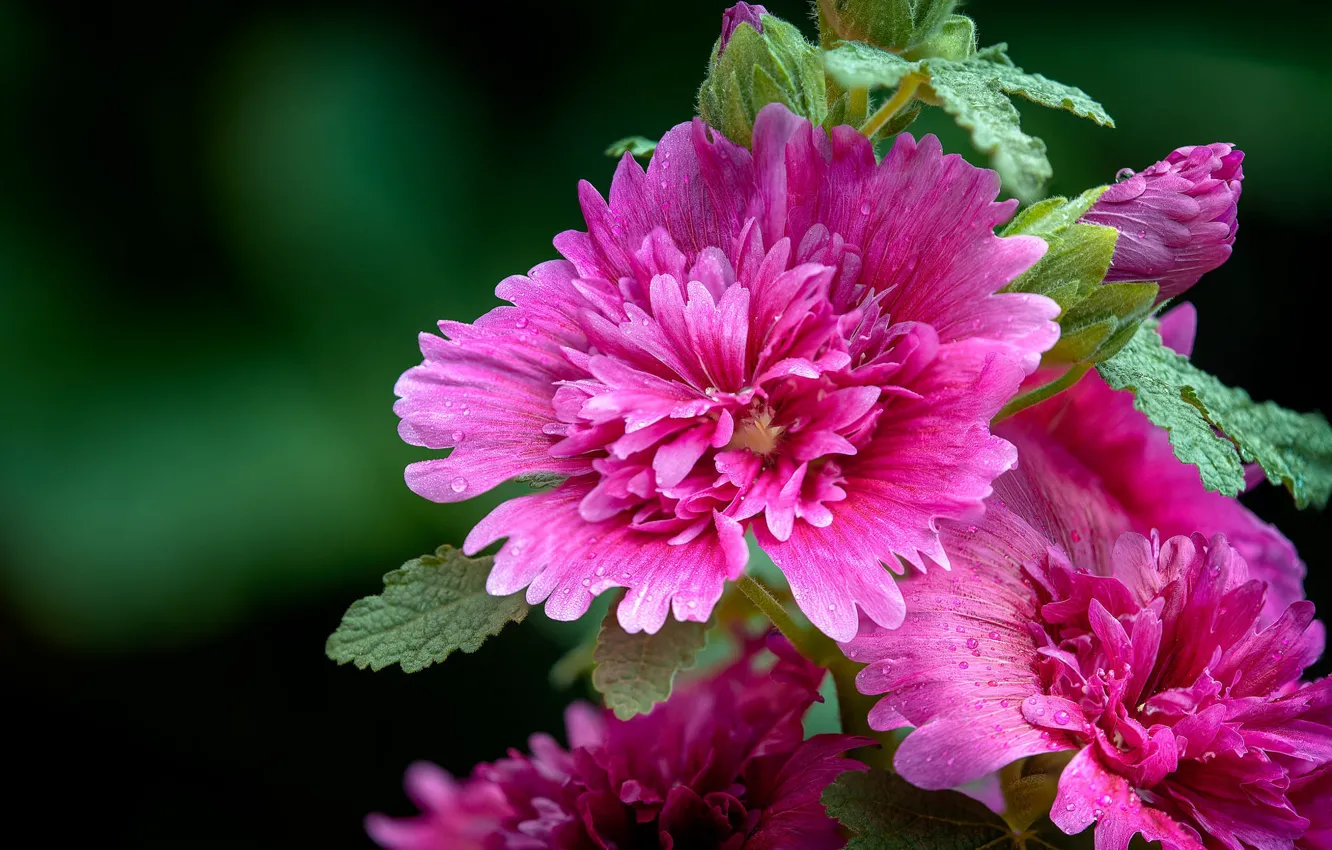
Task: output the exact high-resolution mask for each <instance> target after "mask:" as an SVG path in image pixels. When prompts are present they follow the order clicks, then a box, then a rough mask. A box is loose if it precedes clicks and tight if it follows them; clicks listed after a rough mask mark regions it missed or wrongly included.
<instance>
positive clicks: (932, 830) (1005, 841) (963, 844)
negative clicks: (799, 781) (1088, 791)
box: [822, 770, 1026, 850]
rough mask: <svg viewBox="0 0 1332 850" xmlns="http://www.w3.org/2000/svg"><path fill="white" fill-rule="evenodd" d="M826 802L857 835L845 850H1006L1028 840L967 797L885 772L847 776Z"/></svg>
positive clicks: (830, 789) (827, 795) (829, 791)
mask: <svg viewBox="0 0 1332 850" xmlns="http://www.w3.org/2000/svg"><path fill="white" fill-rule="evenodd" d="M822 801H823V805H824V807H825V808H826V809H827V810H828V815H829V816H830V817H833V818H835V819H836V820H837V821H838V822H839V823H841V824H842V826H844V827H846V828H848V829H850V830H851V831H852V832H853V833H855V835H854V837H853V838H852V839H851V840H850V842H848V843H847V845H846V850H917V848H922V847H928V848H930V850H978V848H982V847H984V848H987V850H1006V848H1021V847H1022V846H1023V839H1024V838H1026V836H1018V835H1015V834H1014V833H1013V831H1012V830H1011V829H1010V828H1009V827H1008V824H1006V823H1004V820H1003V818H1001V817H999V816H998V815H996V814H995V813H994V812H991V811H990V810H989V809H987V808H986V807H985V805H984V804H983V803H980V802H978V801H976V800H973V799H971V798H970V797H968V796H966V795H965V794H961V793H958V792H957V791H923V790H921V789H919V788H917V787H915V786H914V785H911V784H910V783H909V782H907V781H906V780H905V779H902V778H901V777H900V776H897V775H895V774H892V773H888V772H887V771H883V770H871V771H868V772H863V773H862V772H847V773H843V774H842V775H841V776H839V777H838V778H837V780H836V781H835V782H833V783H832V784H831V785H829V786H828V787H827V788H826V789H824V791H823V798H822Z"/></svg>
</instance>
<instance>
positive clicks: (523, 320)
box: [514, 316, 527, 330]
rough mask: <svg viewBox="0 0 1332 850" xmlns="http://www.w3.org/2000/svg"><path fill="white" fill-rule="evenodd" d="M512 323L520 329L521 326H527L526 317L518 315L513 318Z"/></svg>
mask: <svg viewBox="0 0 1332 850" xmlns="http://www.w3.org/2000/svg"><path fill="white" fill-rule="evenodd" d="M514 325H515V326H517V328H518V330H522V329H523V328H525V327H527V317H526V316H519V317H518V318H517V319H515V320H514Z"/></svg>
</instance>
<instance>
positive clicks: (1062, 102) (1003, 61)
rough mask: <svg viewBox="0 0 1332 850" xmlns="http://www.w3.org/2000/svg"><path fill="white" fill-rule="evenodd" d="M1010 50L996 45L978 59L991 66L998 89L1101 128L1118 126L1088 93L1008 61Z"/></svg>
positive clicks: (982, 53) (979, 55) (980, 54)
mask: <svg viewBox="0 0 1332 850" xmlns="http://www.w3.org/2000/svg"><path fill="white" fill-rule="evenodd" d="M1007 47H1008V46H1007V45H1005V44H996V45H995V46H994V47H991V48H987V49H986V50H985V51H983V52H981V53H978V54H977V58H978V59H980V60H982V61H986V62H989V63H990V65H991V68H990V70H991V72H992V73H993V74H994V75H995V78H996V79H998V81H999V88H1000V89H1002V90H1003V91H1004V92H1005V93H1006V94H1016V95H1021V96H1022V97H1024V98H1026V99H1027V100H1029V101H1031V102H1032V103H1037V104H1040V105H1041V106H1046V107H1049V108H1050V109H1063V110H1065V111H1067V112H1072V113H1073V114H1074V115H1076V116H1078V117H1079V118H1088V119H1090V120H1092V121H1095V122H1096V123H1097V124H1100V125H1101V126H1102V127H1113V126H1115V120H1114V119H1113V118H1111V117H1110V114H1109V113H1108V112H1106V111H1105V107H1104V106H1102V105H1101V104H1099V103H1097V102H1096V101H1095V100H1092V99H1091V97H1089V96H1088V95H1087V93H1086V92H1085V91H1083V90H1082V89H1080V88H1078V87H1077V86H1070V85H1065V84H1064V83H1059V82H1055V81H1054V80H1051V79H1049V78H1048V77H1045V76H1042V75H1041V74H1028V73H1027V72H1026V71H1024V70H1022V69H1021V68H1019V67H1017V66H1016V65H1014V64H1013V60H1011V59H1009V58H1008V53H1007Z"/></svg>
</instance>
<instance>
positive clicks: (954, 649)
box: [948, 643, 957, 652]
mask: <svg viewBox="0 0 1332 850" xmlns="http://www.w3.org/2000/svg"><path fill="white" fill-rule="evenodd" d="M948 651H949V652H957V644H955V643H950V644H948Z"/></svg>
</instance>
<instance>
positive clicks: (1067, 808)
mask: <svg viewBox="0 0 1332 850" xmlns="http://www.w3.org/2000/svg"><path fill="white" fill-rule="evenodd" d="M1075 808H1077V806H1074V805H1073V804H1072V803H1069V804H1068V805H1067V806H1064V811H1066V812H1071V811H1073V810H1074V809H1075Z"/></svg>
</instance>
